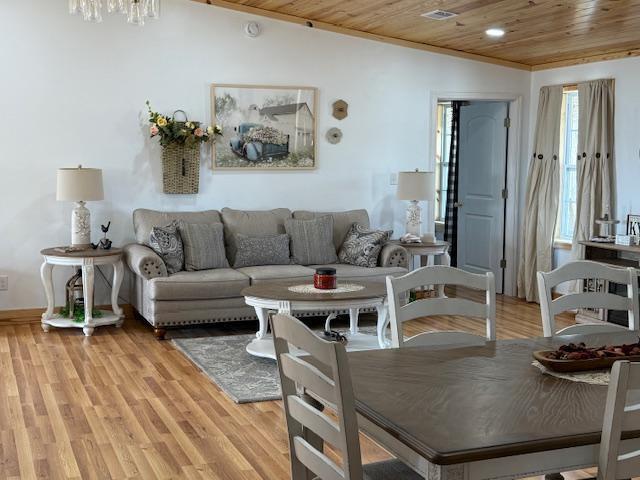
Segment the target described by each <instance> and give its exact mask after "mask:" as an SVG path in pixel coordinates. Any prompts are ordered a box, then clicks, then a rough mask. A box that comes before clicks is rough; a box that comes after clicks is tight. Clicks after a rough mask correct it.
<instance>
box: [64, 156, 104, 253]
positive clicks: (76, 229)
mask: <svg viewBox="0 0 640 480" xmlns="http://www.w3.org/2000/svg"><path fill="white" fill-rule="evenodd" d="M57 184H58V185H57V189H56V192H57V193H56V200H58V201H67V202H75V206H74V207H73V211H72V212H71V246H72V247H73V248H75V249H79V250H80V249H84V248H89V247H90V246H91V216H90V214H89V209H88V208H87V207H85V206H84V204H85V202H88V201H93V200H103V199H104V191H103V189H102V170H100V169H97V168H82V165H78V168H59V169H58V181H57Z"/></svg>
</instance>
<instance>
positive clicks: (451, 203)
mask: <svg viewBox="0 0 640 480" xmlns="http://www.w3.org/2000/svg"><path fill="white" fill-rule="evenodd" d="M463 103H464V102H455V101H454V102H451V128H450V132H451V145H450V146H449V175H448V177H447V210H446V215H445V218H444V239H445V241H447V242H449V245H450V246H449V256H450V257H451V265H452V266H454V267H455V266H456V265H457V264H458V261H457V244H456V243H457V242H456V239H457V236H458V207H456V203H457V201H458V152H459V147H458V141H459V138H460V107H461V106H462V104H463Z"/></svg>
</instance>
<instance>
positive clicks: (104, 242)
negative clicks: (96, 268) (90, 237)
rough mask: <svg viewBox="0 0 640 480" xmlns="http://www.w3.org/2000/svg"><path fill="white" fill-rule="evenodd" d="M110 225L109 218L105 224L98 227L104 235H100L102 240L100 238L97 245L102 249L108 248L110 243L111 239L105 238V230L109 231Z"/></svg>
mask: <svg viewBox="0 0 640 480" xmlns="http://www.w3.org/2000/svg"><path fill="white" fill-rule="evenodd" d="M110 226H111V220H109V222H108V223H107V224H106V225H100V228H101V229H102V233H104V236H103V237H102V240H100V244H99V245H100V248H102V249H103V250H109V249H110V248H111V245H112V242H111V240H109V239H108V238H107V232H108V231H109V227H110Z"/></svg>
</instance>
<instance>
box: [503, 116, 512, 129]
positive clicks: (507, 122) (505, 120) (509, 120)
mask: <svg viewBox="0 0 640 480" xmlns="http://www.w3.org/2000/svg"><path fill="white" fill-rule="evenodd" d="M504 127H505V128H511V119H510V118H509V117H507V118H505V119H504Z"/></svg>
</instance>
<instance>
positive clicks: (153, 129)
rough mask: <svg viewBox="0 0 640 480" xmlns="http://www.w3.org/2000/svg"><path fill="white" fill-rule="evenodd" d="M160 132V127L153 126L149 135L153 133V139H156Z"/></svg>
mask: <svg viewBox="0 0 640 480" xmlns="http://www.w3.org/2000/svg"><path fill="white" fill-rule="evenodd" d="M159 131H160V130H158V127H156V126H155V125H151V128H150V129H149V133H151V136H152V137H155V136H156V135H157V134H158V132H159Z"/></svg>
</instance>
